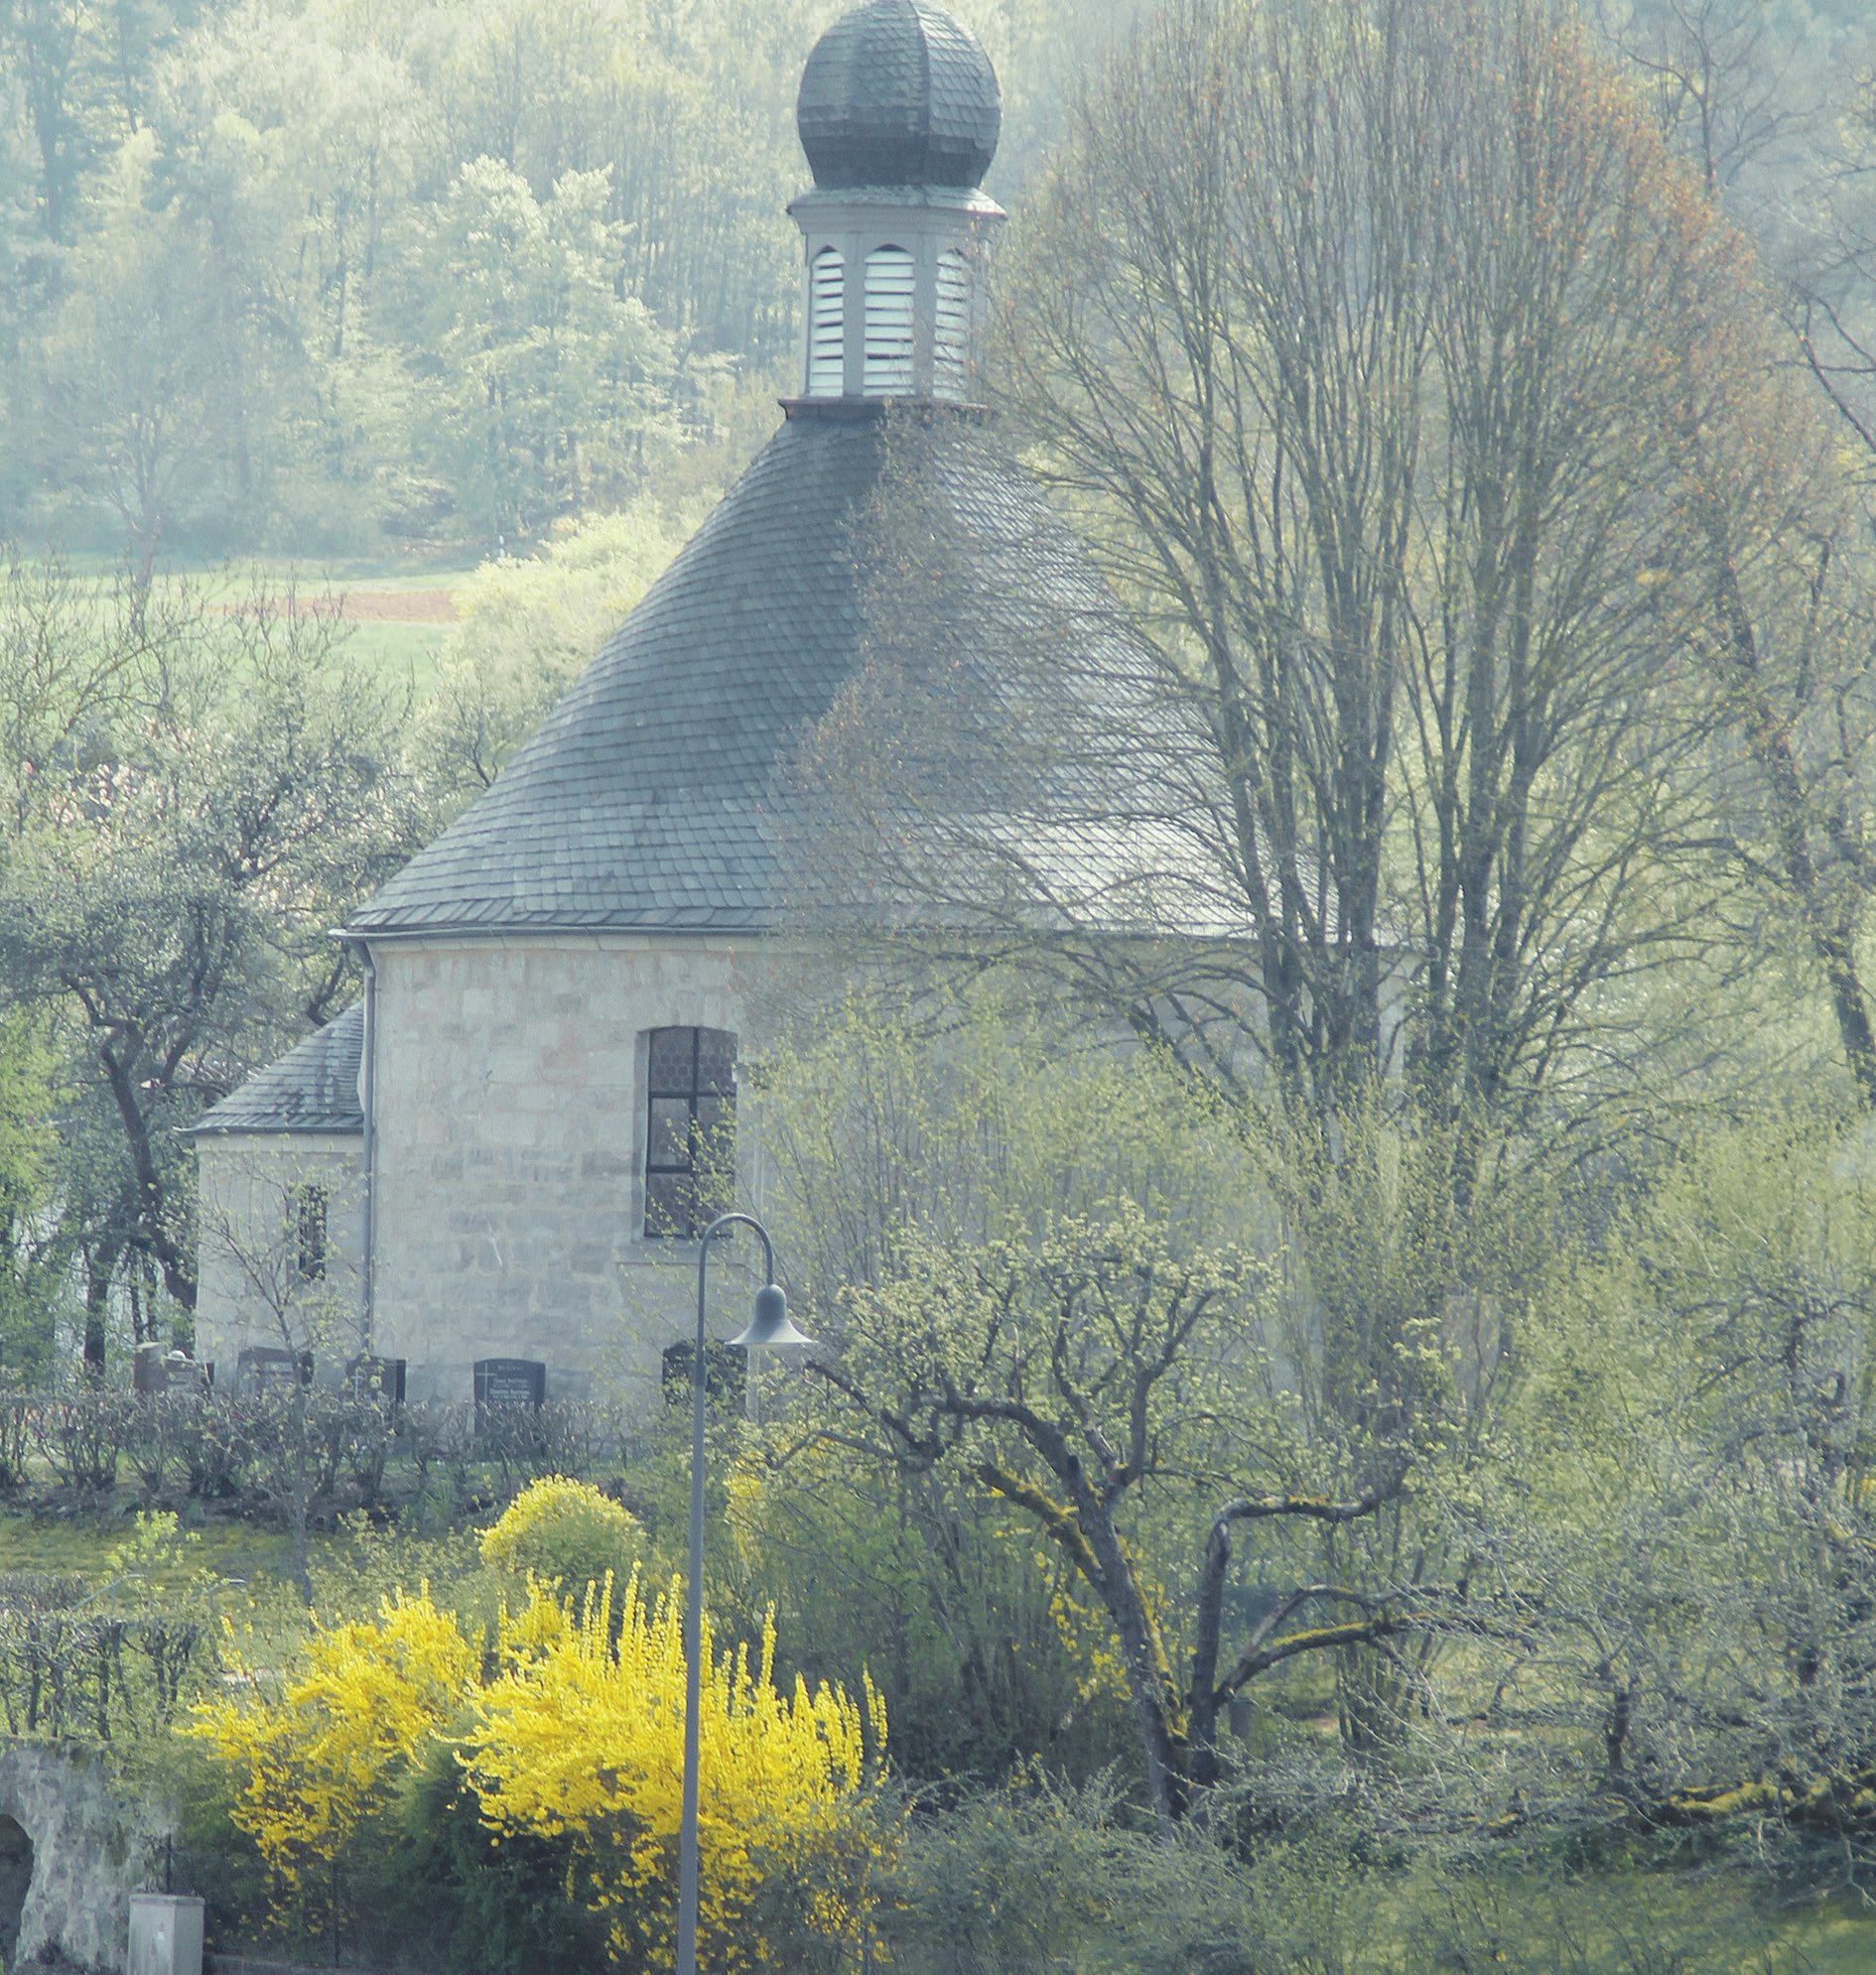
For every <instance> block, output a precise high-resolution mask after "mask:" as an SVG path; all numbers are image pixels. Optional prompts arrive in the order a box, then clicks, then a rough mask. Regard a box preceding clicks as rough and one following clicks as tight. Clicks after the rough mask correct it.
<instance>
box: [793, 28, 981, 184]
mask: <svg viewBox="0 0 1876 1975" xmlns="http://www.w3.org/2000/svg"><path fill="white" fill-rule="evenodd" d="M1003 115H1004V110H1003V96H1002V93H1001V92H1000V91H999V89H998V87H997V71H996V70H995V69H994V68H993V67H992V66H991V64H990V57H989V56H987V55H986V54H985V53H984V51H983V49H982V48H980V47H979V46H978V43H977V40H976V38H975V37H974V36H973V35H972V34H971V32H970V30H969V29H968V28H965V27H962V26H961V25H960V24H959V23H958V22H956V21H954V20H953V19H952V18H951V16H950V15H949V14H946V13H943V12H941V11H940V10H939V9H938V8H936V7H931V6H926V5H923V4H921V0H867V4H866V5H865V6H863V7H859V8H856V9H855V11H854V12H853V13H851V14H847V15H843V16H842V18H841V19H840V20H838V21H836V22H835V23H834V25H833V26H832V27H831V28H829V29H828V31H827V33H826V34H824V35H823V36H822V37H821V39H820V40H819V41H818V42H816V43H815V45H814V50H813V53H812V54H810V55H809V57H808V63H807V66H806V67H805V68H804V69H803V70H802V71H801V93H800V95H799V96H798V97H797V98H796V101H795V128H796V129H797V130H798V131H799V132H800V134H801V148H802V150H804V151H805V152H806V153H807V154H808V163H809V165H810V166H811V167H812V168H813V171H814V182H815V184H816V185H817V186H819V187H821V188H822V189H824V190H826V189H831V188H835V187H842V188H845V187H852V186H955V187H958V188H960V189H962V190H965V191H968V190H969V189H970V188H972V187H973V186H976V185H978V184H979V183H980V182H981V181H982V179H983V177H984V174H985V173H986V172H988V171H989V170H990V167H991V160H992V159H993V158H995V157H996V155H997V138H998V133H999V132H1000V130H1001V129H1002V126H1003Z"/></svg>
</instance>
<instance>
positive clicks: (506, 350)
mask: <svg viewBox="0 0 1876 1975" xmlns="http://www.w3.org/2000/svg"><path fill="white" fill-rule="evenodd" d="M604 207H605V181H604V176H603V174H601V173H568V174H566V175H565V176H563V177H562V178H561V179H560V180H559V181H558V182H557V184H556V185H555V188H554V192H553V195H552V197H550V198H548V199H546V200H545V201H541V202H537V201H536V199H535V197H534V194H533V193H532V191H531V190H530V189H529V187H528V184H527V182H526V180H525V179H523V178H521V177H520V176H519V175H518V174H517V173H515V172H514V171H512V170H511V169H509V168H508V167H507V166H504V165H502V164H500V163H499V162H498V161H497V160H494V159H490V158H478V159H476V160H474V161H472V162H471V163H469V164H467V165H465V166H464V167H463V168H462V170H461V171H460V172H459V173H458V174H457V176H456V179H455V181H454V183H453V184H452V186H451V188H450V193H449V197H448V198H447V199H446V200H445V201H444V202H443V205H442V208H441V210H440V212H439V214H438V216H437V220H436V223H435V226H434V229H433V230H432V231H431V232H430V233H429V235H428V238H427V239H426V242H425V247H424V254H423V259H422V263H421V266H422V268H423V273H424V276H425V277H426V280H425V286H426V289H427V291H428V293H429V295H430V298H431V299H430V311H431V335H432V346H433V347H434V348H435V350H436V352H437V375H436V382H437V385H438V386H439V391H438V398H439V403H438V406H437V409H436V412H435V413H434V415H433V417H432V419H431V420H429V421H427V422H426V423H425V425H424V427H423V432H424V438H425V443H426V444H427V445H428V447H429V448H430V449H431V452H432V456H433V457H434V458H435V459H436V461H438V464H439V466H440V467H441V468H442V469H443V470H444V471H445V472H446V474H447V476H448V477H449V478H450V480H451V482H452V484H454V485H455V486H456V488H457V489H458V497H459V499H460V500H461V502H462V504H463V506H464V507H465V509H466V511H468V512H469V513H471V514H473V515H474V516H475V517H476V518H477V519H478V520H479V521H480V522H481V524H482V525H483V526H484V527H485V529H486V530H487V532H488V533H490V534H494V533H497V532H508V531H514V532H517V533H518V532H521V531H523V530H525V529H527V528H530V527H533V526H536V525H538V524H540V523H541V522H542V521H544V520H548V519H551V518H552V516H553V515H554V514H556V513H560V512H564V511H566V510H568V509H577V508H579V507H580V506H582V505H584V504H586V501H587V498H588V492H589V488H590V487H592V486H596V485H607V484H610V485H614V486H616V485H617V484H619V482H620V481H621V480H622V479H625V478H627V477H628V476H629V475H630V473H631V471H632V464H633V460H634V457H637V458H642V457H643V451H644V448H645V442H646V439H647V437H648V436H649V437H650V441H651V451H652V453H653V455H654V457H655V454H656V450H657V444H658V432H657V425H656V422H655V417H654V411H653V408H654V404H655V392H656V387H657V386H658V384H659V382H660V381H661V380H662V378H663V377H664V376H665V375H667V374H668V371H669V367H670V360H671V357H670V345H669V341H668V339H667V338H665V337H664V336H663V335H661V334H660V332H659V331H658V329H656V327H655V326H654V325H653V323H652V321H651V319H650V317H649V315H648V314H647V313H646V311H645V309H644V307H643V305H642V304H640V303H637V302H635V301H629V302H621V301H620V300H619V299H618V297H617V296H616V295H615V294H614V292H613V288H612V279H611V262H612V259H613V257H614V252H615V241H614V235H615V233H616V227H615V225H614V224H613V223H612V222H609V221H608V220H607V219H606V218H605V217H604ZM647 427H650V433H649V435H648V434H647Z"/></svg>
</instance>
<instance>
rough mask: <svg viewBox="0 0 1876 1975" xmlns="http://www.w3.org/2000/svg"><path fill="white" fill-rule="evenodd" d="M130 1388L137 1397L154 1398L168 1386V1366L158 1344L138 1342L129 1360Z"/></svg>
mask: <svg viewBox="0 0 1876 1975" xmlns="http://www.w3.org/2000/svg"><path fill="white" fill-rule="evenodd" d="M131 1367H132V1370H131V1374H130V1388H131V1390H132V1391H133V1392H135V1393H136V1394H137V1396H138V1397H139V1398H154V1397H155V1396H156V1394H157V1393H158V1392H167V1391H168V1390H169V1388H170V1368H169V1363H168V1360H167V1359H166V1358H165V1356H164V1351H163V1347H162V1346H161V1345H160V1344H140V1345H138V1347H137V1350H136V1354H135V1356H134V1357H133V1358H132V1360H131Z"/></svg>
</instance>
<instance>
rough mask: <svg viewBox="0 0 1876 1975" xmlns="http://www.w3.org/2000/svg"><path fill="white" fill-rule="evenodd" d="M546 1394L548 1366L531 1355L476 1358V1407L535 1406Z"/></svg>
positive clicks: (479, 1408)
mask: <svg viewBox="0 0 1876 1975" xmlns="http://www.w3.org/2000/svg"><path fill="white" fill-rule="evenodd" d="M546 1397H547V1367H546V1366H545V1365H542V1364H538V1363H537V1362H536V1361H535V1360H534V1359H532V1358H478V1359H477V1360H476V1361H475V1406H476V1410H477V1411H480V1410H481V1408H482V1407H484V1406H516V1405H525V1406H538V1405H540V1404H541V1403H542V1402H543V1401H544V1400H545V1399H546Z"/></svg>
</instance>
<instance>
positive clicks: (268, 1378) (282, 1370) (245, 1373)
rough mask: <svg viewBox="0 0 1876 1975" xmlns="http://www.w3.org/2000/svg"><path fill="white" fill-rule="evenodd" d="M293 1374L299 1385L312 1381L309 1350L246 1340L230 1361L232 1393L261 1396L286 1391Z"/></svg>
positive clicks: (244, 1395) (241, 1395) (291, 1386)
mask: <svg viewBox="0 0 1876 1975" xmlns="http://www.w3.org/2000/svg"><path fill="white" fill-rule="evenodd" d="M296 1375H297V1376H298V1378H299V1381H300V1383H301V1384H303V1385H310V1384H311V1383H313V1354H312V1353H311V1352H310V1351H282V1350H280V1349H279V1347H278V1346H276V1345H267V1344H250V1345H248V1346H247V1347H246V1348H245V1349H244V1350H243V1351H242V1353H241V1355H240V1357H238V1358H237V1359H236V1360H235V1361H234V1395H235V1397H236V1398H265V1397H267V1396H269V1395H270V1394H272V1393H274V1392H290V1391H292V1389H293V1382H294V1379H295V1376H296Z"/></svg>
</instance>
